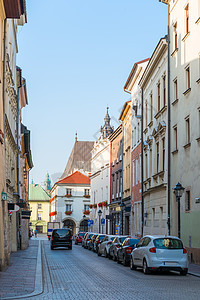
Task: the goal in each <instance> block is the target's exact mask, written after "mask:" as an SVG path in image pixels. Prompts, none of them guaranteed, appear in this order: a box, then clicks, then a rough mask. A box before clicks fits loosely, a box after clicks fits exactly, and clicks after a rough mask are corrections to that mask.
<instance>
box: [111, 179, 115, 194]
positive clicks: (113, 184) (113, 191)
mask: <svg viewBox="0 0 200 300" xmlns="http://www.w3.org/2000/svg"><path fill="white" fill-rule="evenodd" d="M114 193H115V175H114V174H113V175H112V194H113V196H114Z"/></svg>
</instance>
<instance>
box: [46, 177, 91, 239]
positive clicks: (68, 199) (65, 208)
mask: <svg viewBox="0 0 200 300" xmlns="http://www.w3.org/2000/svg"><path fill="white" fill-rule="evenodd" d="M50 203H51V212H50V217H51V222H54V221H56V222H60V227H67V228H71V229H72V232H73V235H76V234H77V233H78V232H79V231H87V230H88V219H89V215H90V210H89V205H90V178H89V177H87V176H85V175H83V174H82V173H80V172H79V171H76V172H74V173H73V174H71V175H69V176H67V177H65V178H63V179H61V180H59V181H58V182H56V183H55V184H54V186H53V187H52V189H51V200H50Z"/></svg>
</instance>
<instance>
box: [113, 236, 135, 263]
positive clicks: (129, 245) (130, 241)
mask: <svg viewBox="0 0 200 300" xmlns="http://www.w3.org/2000/svg"><path fill="white" fill-rule="evenodd" d="M139 241H140V240H139V239H138V238H134V237H127V238H126V239H125V240H124V242H123V243H122V245H121V247H120V248H119V249H118V251H117V262H118V263H121V262H122V263H123V265H124V266H127V265H128V264H129V263H130V257H131V252H132V250H133V249H134V248H135V246H136V245H137V244H138V242H139Z"/></svg>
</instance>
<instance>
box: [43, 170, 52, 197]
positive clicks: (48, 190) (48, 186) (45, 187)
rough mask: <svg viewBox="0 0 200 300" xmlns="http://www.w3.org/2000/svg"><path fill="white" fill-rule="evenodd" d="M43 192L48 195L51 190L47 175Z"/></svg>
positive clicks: (47, 175)
mask: <svg viewBox="0 0 200 300" xmlns="http://www.w3.org/2000/svg"><path fill="white" fill-rule="evenodd" d="M44 190H45V191H46V192H47V193H48V194H49V193H50V190H51V179H50V177H49V173H48V172H47V174H46V180H45V182H44Z"/></svg>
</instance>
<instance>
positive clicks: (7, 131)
mask: <svg viewBox="0 0 200 300" xmlns="http://www.w3.org/2000/svg"><path fill="white" fill-rule="evenodd" d="M5 137H6V138H7V139H8V141H9V143H10V145H11V147H12V148H13V150H14V151H17V144H16V143H15V139H14V137H13V134H12V131H11V128H10V125H9V122H8V117H7V115H6V114H5Z"/></svg>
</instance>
